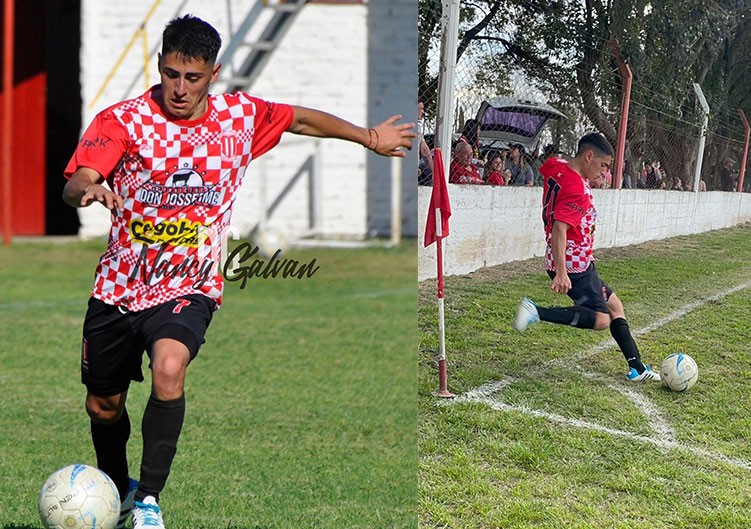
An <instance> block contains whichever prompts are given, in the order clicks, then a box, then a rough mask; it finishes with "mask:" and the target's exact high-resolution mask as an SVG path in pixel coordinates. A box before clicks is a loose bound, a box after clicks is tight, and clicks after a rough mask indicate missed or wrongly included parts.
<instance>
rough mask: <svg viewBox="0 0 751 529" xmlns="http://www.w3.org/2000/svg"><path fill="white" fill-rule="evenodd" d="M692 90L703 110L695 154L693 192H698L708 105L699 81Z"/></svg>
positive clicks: (707, 120)
mask: <svg viewBox="0 0 751 529" xmlns="http://www.w3.org/2000/svg"><path fill="white" fill-rule="evenodd" d="M694 91H695V92H696V96H697V97H698V98H699V104H700V105H701V109H702V111H703V112H704V119H703V120H702V124H701V133H700V134H699V152H698V153H697V154H696V172H695V173H694V193H698V192H699V181H700V180H701V166H702V163H703V162H704V144H705V143H706V141H707V124H708V123H709V105H708V104H707V100H706V99H705V98H704V92H703V91H702V89H701V86H699V83H694Z"/></svg>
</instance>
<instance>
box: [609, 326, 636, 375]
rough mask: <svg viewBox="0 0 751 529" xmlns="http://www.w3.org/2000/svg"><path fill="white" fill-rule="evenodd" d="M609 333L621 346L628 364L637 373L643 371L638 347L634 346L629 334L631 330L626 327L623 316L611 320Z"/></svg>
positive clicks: (634, 343)
mask: <svg viewBox="0 0 751 529" xmlns="http://www.w3.org/2000/svg"><path fill="white" fill-rule="evenodd" d="M610 334H612V335H613V338H614V339H615V342H616V343H617V344H618V347H620V348H621V351H622V352H623V356H624V358H626V362H628V366H629V367H633V368H634V369H636V372H637V373H639V374H642V373H643V372H644V364H642V362H641V356H639V349H638V348H637V347H636V342H635V341H634V338H633V336H631V331H630V330H629V328H628V323H627V322H626V320H625V319H624V318H616V319H614V320H613V321H611V322H610Z"/></svg>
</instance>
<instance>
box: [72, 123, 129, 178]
mask: <svg viewBox="0 0 751 529" xmlns="http://www.w3.org/2000/svg"><path fill="white" fill-rule="evenodd" d="M127 149H128V131H127V130H126V129H125V127H124V126H123V124H122V123H120V121H118V120H117V118H115V116H114V115H113V113H112V112H111V111H104V112H101V113H100V114H97V116H96V117H95V118H94V120H93V121H92V122H91V124H90V125H89V128H87V129H86V132H84V134H83V137H82V138H81V141H79V142H78V147H76V150H75V152H74V153H73V157H72V158H71V159H70V161H69V162H68V165H67V166H66V167H65V172H64V175H65V178H70V177H71V176H73V173H75V172H76V171H77V170H78V168H79V167H88V168H90V169H94V170H95V171H97V172H98V173H99V174H101V175H102V176H103V177H104V178H105V179H106V178H107V177H108V176H110V175H111V174H112V172H113V171H114V170H115V168H116V167H117V164H118V163H120V160H121V159H122V157H123V155H124V154H125V153H126V151H127Z"/></svg>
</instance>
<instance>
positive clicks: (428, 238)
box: [425, 149, 451, 247]
mask: <svg viewBox="0 0 751 529" xmlns="http://www.w3.org/2000/svg"><path fill="white" fill-rule="evenodd" d="M436 209H440V210H441V239H443V238H445V237H447V236H448V234H449V217H450V216H451V203H450V202H449V192H448V188H447V187H446V174H445V173H444V170H443V157H442V156H441V150H440V149H434V150H433V192H432V193H431V194H430V209H428V218H427V220H426V222H425V247H428V246H430V245H431V244H433V243H434V242H435V241H436V238H437V237H436V223H435V210H436Z"/></svg>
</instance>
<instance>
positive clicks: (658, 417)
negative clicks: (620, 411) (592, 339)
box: [442, 282, 751, 470]
mask: <svg viewBox="0 0 751 529" xmlns="http://www.w3.org/2000/svg"><path fill="white" fill-rule="evenodd" d="M748 288H751V282H748V283H743V284H741V285H737V286H735V287H732V288H729V289H726V290H723V291H721V292H718V293H716V294H713V295H712V296H709V297H706V298H702V299H700V300H698V301H695V302H692V303H689V304H687V305H684V306H683V307H681V308H680V309H678V310H676V311H673V312H671V313H670V314H668V315H667V316H664V317H663V318H660V319H658V320H656V321H654V322H653V323H651V324H650V325H647V326H646V327H642V328H641V329H638V330H635V331H633V335H634V336H642V335H644V334H647V333H649V332H652V331H654V330H656V329H659V328H660V327H662V326H664V325H667V324H668V323H671V322H673V321H675V320H677V319H679V318H682V317H684V316H685V315H687V314H688V313H690V312H692V311H694V310H696V309H698V308H700V307H702V306H704V305H706V304H707V303H709V302H712V301H717V300H720V299H722V298H725V297H727V296H729V295H731V294H734V293H736V292H739V291H741V290H745V289H748ZM615 345H616V344H615V341H614V340H613V339H612V338H609V339H607V340H604V341H602V342H601V343H599V344H597V345H595V346H594V347H592V348H590V349H589V350H587V351H584V352H583V353H581V354H579V355H575V356H574V357H568V358H566V359H565V360H564V359H558V360H557V361H554V362H551V364H552V365H553V366H555V367H559V368H564V369H571V365H572V364H574V365H575V366H576V367H577V369H576V370H575V372H577V373H579V374H582V375H583V376H585V377H586V378H588V379H591V380H599V381H601V382H604V383H605V385H606V386H607V387H609V388H611V389H613V390H615V391H617V392H619V393H621V394H622V395H623V396H625V397H626V398H628V399H629V400H630V401H631V402H632V403H633V404H634V405H635V406H636V408H637V409H639V410H640V411H641V412H642V414H643V415H644V416H645V417H646V419H647V421H648V422H649V426H650V428H651V429H652V431H653V432H654V433H655V435H654V436H646V435H639V434H635V433H633V432H629V431H626V430H619V429H616V428H610V427H608V426H603V425H601V424H597V423H595V422H590V421H584V420H581V419H575V418H570V417H564V416H563V415H558V414H556V413H550V412H547V411H543V410H536V409H533V408H529V407H527V406H521V405H512V404H506V403H504V402H502V401H501V400H500V399H498V398H496V397H495V395H496V394H497V393H500V392H502V391H503V390H504V389H506V388H507V387H508V386H509V385H510V384H512V383H513V382H514V381H516V380H518V379H516V378H513V377H506V378H504V379H503V380H501V381H496V382H490V383H488V384H484V385H482V386H480V387H477V388H475V389H472V390H469V391H467V392H466V393H464V394H462V395H459V396H457V397H456V398H454V399H452V400H447V401H442V402H443V403H445V404H449V405H450V404H455V403H462V402H479V403H482V404H485V405H487V406H489V407H490V408H492V409H494V410H498V411H516V412H519V413H523V414H525V415H530V416H532V417H537V418H540V419H545V420H548V421H550V422H555V423H558V424H564V425H567V426H572V427H575V428H585V429H588V430H593V431H596V432H601V433H607V434H609V435H614V436H618V437H625V438H627V439H631V440H634V441H638V442H642V443H648V444H652V445H655V446H657V447H660V448H664V449H673V450H681V451H684V452H689V453H692V454H694V455H697V456H700V457H705V458H708V459H714V460H715V461H721V462H723V463H726V464H728V465H731V466H734V467H737V468H742V469H745V470H751V462H748V461H745V460H743V459H739V458H735V457H729V456H726V455H724V454H719V453H717V452H712V451H711V450H706V449H703V448H698V447H694V446H689V445H686V444H682V443H679V442H677V441H675V431H674V430H673V428H672V426H670V423H669V421H668V419H667V417H666V416H665V415H664V414H663V413H662V411H661V410H660V409H659V408H658V407H657V406H655V404H654V403H652V401H651V400H650V399H649V398H648V397H646V396H645V395H643V394H641V393H638V392H636V391H634V390H633V389H631V388H627V387H626V386H625V385H623V384H614V383H612V381H610V380H605V378H604V377H602V376H601V375H597V374H593V373H591V372H588V371H586V370H583V369H579V368H578V364H579V363H580V362H582V361H584V360H586V359H588V358H591V357H592V356H594V355H595V354H597V353H600V352H602V351H606V350H607V349H610V348H612V347H614V346H615ZM564 361H565V362H566V363H567V365H564V363H563V362H564Z"/></svg>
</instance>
